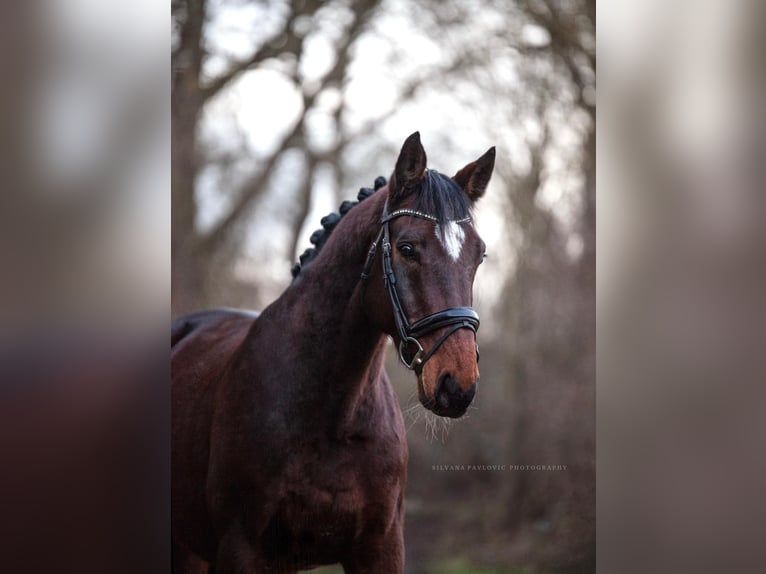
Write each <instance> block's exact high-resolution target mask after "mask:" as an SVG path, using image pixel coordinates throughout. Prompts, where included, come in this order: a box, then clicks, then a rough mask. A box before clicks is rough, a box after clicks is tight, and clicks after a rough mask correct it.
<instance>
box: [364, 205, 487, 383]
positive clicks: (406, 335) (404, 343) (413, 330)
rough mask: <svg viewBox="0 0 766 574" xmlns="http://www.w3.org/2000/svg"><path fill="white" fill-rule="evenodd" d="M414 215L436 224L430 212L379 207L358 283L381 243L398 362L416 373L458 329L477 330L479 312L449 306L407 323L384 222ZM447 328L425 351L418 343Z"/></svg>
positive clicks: (386, 206)
mask: <svg viewBox="0 0 766 574" xmlns="http://www.w3.org/2000/svg"><path fill="white" fill-rule="evenodd" d="M404 216H407V217H417V218H420V219H427V220H428V221H433V222H434V223H436V224H438V223H439V220H438V219H437V218H436V217H434V216H433V215H428V214H427V213H421V212H420V211H415V210H413V209H397V210H396V211H394V212H392V213H388V200H386V203H385V204H384V206H383V215H382V216H381V220H380V222H381V228H380V232H379V233H378V236H377V237H376V238H375V241H373V242H372V245H371V246H370V250H369V252H368V253H367V261H366V262H365V264H364V269H363V270H362V283H363V284H365V285H366V283H367V279H368V278H369V276H370V271H371V269H372V264H373V261H374V259H375V253H376V251H377V248H378V244H379V243H380V244H381V245H382V252H383V257H382V259H383V281H384V282H385V285H386V291H388V297H389V299H390V300H391V309H392V311H393V313H394V322H395V323H396V330H397V332H398V333H399V359H400V360H401V361H402V363H403V364H404V366H405V367H407V368H408V369H410V370H414V371H415V372H416V373H418V374H419V373H420V371H421V370H422V369H423V365H425V363H426V361H427V360H428V359H430V358H431V357H432V356H433V354H434V353H435V352H436V350H437V349H438V348H439V347H440V346H441V345H442V343H444V341H446V340H447V338H448V337H449V336H450V335H452V333H454V332H455V331H457V330H458V329H463V328H465V329H471V331H473V332H474V333H476V331H478V329H479V315H478V314H477V313H476V311H474V309H473V308H472V307H449V308H448V309H443V310H441V311H437V312H436V313H431V314H430V315H426V316H425V317H423V318H422V319H419V320H417V321H415V322H414V323H410V322H409V321H408V319H407V314H406V313H405V312H404V307H402V303H401V300H400V299H399V294H398V293H397V291H396V275H395V274H394V267H393V264H392V262H391V241H390V233H389V229H388V224H389V222H390V221H391V220H392V219H396V218H397V217H404ZM470 220H471V218H470V217H467V218H465V219H461V220H459V221H456V223H466V222H468V221H470ZM445 327H450V328H449V329H448V330H447V331H445V332H444V334H443V335H442V336H441V337H439V339H438V340H437V341H436V343H435V344H434V346H433V347H431V348H430V349H429V350H428V352H425V351H424V349H423V345H422V344H421V343H420V340H419V339H420V338H422V337H424V336H426V335H428V334H429V333H433V332H434V331H438V330H439V329H443V328H445ZM408 349H414V350H415V354H414V355H413V356H412V358H411V359H410V360H409V361H408V360H407V358H406V357H405V353H406V352H407V350H408ZM478 359H479V345H478V344H477V345H476V360H477V361H478Z"/></svg>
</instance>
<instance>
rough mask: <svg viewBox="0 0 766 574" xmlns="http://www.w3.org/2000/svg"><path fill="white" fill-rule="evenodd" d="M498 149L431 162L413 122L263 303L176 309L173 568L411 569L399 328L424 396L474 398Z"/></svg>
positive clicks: (434, 404)
mask: <svg viewBox="0 0 766 574" xmlns="http://www.w3.org/2000/svg"><path fill="white" fill-rule="evenodd" d="M494 159H495V150H494V148H492V149H490V150H489V151H488V152H487V153H485V154H484V155H483V156H482V157H481V158H479V159H478V160H477V161H475V162H473V163H470V164H468V165H467V166H466V167H465V168H463V169H462V170H460V171H459V172H458V173H457V174H456V175H455V176H454V177H453V178H450V177H448V176H445V175H442V174H440V173H437V172H435V171H432V170H427V169H426V154H425V151H424V149H423V146H422V145H421V143H420V135H419V134H418V133H417V132H416V133H414V134H412V135H411V136H410V137H409V138H408V139H407V140H406V141H405V143H404V145H403V147H402V150H401V153H400V155H399V158H398V160H397V162H396V167H395V169H394V172H393V175H392V176H391V178H390V182H389V183H388V185H385V179H383V178H378V180H376V186H375V187H376V190H375V191H374V192H373V190H371V189H362V191H361V192H360V194H359V199H360V202H359V204H358V205H356V206H354V207H353V209H350V207H352V205H353V204H351V203H350V202H344V205H343V206H341V213H342V214H345V215H343V217H342V218H341V217H339V216H338V215H334V216H332V217H329V216H328V217H327V218H324V219H323V225H324V226H325V228H326V229H328V230H329V229H332V228H333V227H334V228H335V230H334V231H333V233H332V234H330V233H329V231H327V232H318V233H315V235H314V236H312V242H313V243H315V244H316V245H317V249H315V250H310V251H308V252H307V253H304V255H303V256H301V264H302V265H301V264H299V265H297V266H296V267H295V268H294V270H293V274H294V276H295V278H294V280H293V282H292V284H291V285H290V286H289V287H288V289H287V290H286V291H285V292H284V293H283V294H282V295H281V296H280V297H279V298H278V299H277V300H276V301H274V303H272V304H271V305H269V306H268V307H267V308H266V309H265V310H264V311H263V313H261V314H260V316H258V315H257V314H254V313H247V312H242V311H235V310H213V311H203V312H199V313H195V314H192V315H188V316H185V317H181V318H180V319H178V320H176V322H175V323H174V325H173V334H172V380H173V389H172V413H173V445H172V446H173V455H172V465H173V466H172V472H173V479H172V502H173V507H172V531H173V570H174V572H191V571H200V567H201V568H202V569H204V567H205V563H207V564H209V571H210V572H213V571H214V572H216V573H217V574H221V573H245V572H248V573H252V572H259V573H260V572H295V571H297V570H301V569H307V568H312V567H315V566H319V565H322V564H335V563H340V564H342V565H343V567H344V570H345V571H346V572H357V573H358V572H369V573H387V574H389V573H401V572H402V570H403V564H404V541H403V521H404V486H405V480H406V473H407V456H408V454H407V442H406V436H405V430H404V425H403V421H402V414H401V410H400V407H399V403H398V400H397V397H396V395H395V394H394V390H393V388H392V386H391V384H390V382H389V380H388V378H387V376H386V373H385V372H384V369H383V359H384V355H385V351H386V338H387V336H390V337H392V338H393V339H394V341H395V343H396V344H397V345H398V347H399V353H400V357H401V359H402V361H403V362H404V363H405V365H406V366H407V367H408V368H411V369H412V370H413V371H414V372H415V373H416V374H417V386H418V393H419V397H420V401H421V402H422V403H423V405H424V406H425V407H426V408H428V409H430V410H431V411H433V412H434V413H436V414H438V415H442V416H448V417H459V416H461V415H462V414H463V413H464V412H465V410H466V408H467V407H468V405H469V404H470V402H471V400H472V399H473V396H474V393H475V390H476V381H477V379H478V376H479V370H478V348H477V346H476V338H475V333H476V329H478V326H479V321H478V316H477V315H476V313H475V312H474V311H473V309H471V308H470V307H469V305H470V304H471V301H472V285H473V279H474V276H475V273H476V269H477V267H478V265H479V263H481V261H482V259H483V256H484V248H485V247H484V243H483V242H482V241H481V239H480V238H479V236H478V234H477V233H476V230H475V229H474V227H473V225H472V224H471V221H470V217H471V208H472V205H473V203H474V202H476V201H477V200H478V199H479V198H480V197H481V196H482V195H483V194H484V191H485V189H486V187H487V184H488V183H489V179H490V176H491V173H492V169H493V167H494ZM365 198H366V199H365ZM362 199H364V201H361V200H362ZM410 319H417V320H415V321H414V322H411V321H410ZM203 571H204V570H203Z"/></svg>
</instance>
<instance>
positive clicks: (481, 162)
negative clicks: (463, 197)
mask: <svg viewBox="0 0 766 574" xmlns="http://www.w3.org/2000/svg"><path fill="white" fill-rule="evenodd" d="M494 167H495V147H494V146H492V147H491V148H489V149H488V150H487V152H486V153H485V154H484V155H483V156H481V157H480V158H479V159H477V160H476V161H474V162H471V163H469V164H468V165H467V166H465V167H464V168H463V169H461V170H460V171H459V172H457V173H456V174H455V176H454V177H453V178H452V179H454V180H455V181H456V182H457V184H458V185H459V186H460V187H461V188H463V191H465V192H466V194H467V195H468V197H469V198H470V199H471V201H477V200H478V199H479V198H480V197H481V196H482V195H484V192H485V191H486V190H487V184H489V178H490V177H492V170H493V169H494Z"/></svg>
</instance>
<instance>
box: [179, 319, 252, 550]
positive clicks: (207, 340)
mask: <svg viewBox="0 0 766 574" xmlns="http://www.w3.org/2000/svg"><path fill="white" fill-rule="evenodd" d="M257 317H258V314H257V313H254V312H248V311H239V310H234V309H213V310H208V311H200V312H196V313H192V314H189V315H184V316H182V317H179V318H178V319H176V320H175V321H174V322H173V324H172V326H171V384H172V388H171V401H172V403H171V408H172V434H173V438H172V445H173V450H172V489H171V497H172V505H173V537H174V543H176V544H181V545H182V546H184V547H186V548H188V549H189V550H191V551H192V552H194V553H196V554H198V555H200V556H202V557H205V558H207V559H210V558H211V557H212V555H213V553H214V552H215V541H214V533H213V529H212V525H211V520H210V517H209V515H208V514H209V513H208V505H207V501H206V499H205V497H204V496H200V493H204V492H205V485H206V481H207V472H208V460H209V456H210V432H211V423H212V419H213V411H214V404H215V401H214V397H215V391H216V383H217V382H218V381H219V380H220V379H221V376H222V375H223V373H224V371H225V370H226V368H227V367H228V366H229V364H230V362H231V361H232V360H233V358H234V356H235V355H236V352H237V350H238V349H239V347H240V345H241V344H242V341H243V340H244V338H245V336H246V335H247V333H248V330H249V329H250V328H251V327H252V325H253V322H254V321H255V320H256V319H257Z"/></svg>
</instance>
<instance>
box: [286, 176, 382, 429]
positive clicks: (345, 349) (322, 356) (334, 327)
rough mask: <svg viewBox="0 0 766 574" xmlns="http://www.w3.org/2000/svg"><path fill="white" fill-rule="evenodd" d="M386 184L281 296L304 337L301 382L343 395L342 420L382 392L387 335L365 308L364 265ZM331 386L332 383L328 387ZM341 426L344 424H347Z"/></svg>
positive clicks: (297, 331) (346, 221)
mask: <svg viewBox="0 0 766 574" xmlns="http://www.w3.org/2000/svg"><path fill="white" fill-rule="evenodd" d="M385 197H386V190H385V189H382V190H380V191H379V192H378V193H375V194H374V195H372V196H371V197H370V198H368V199H366V200H365V201H363V202H361V203H359V204H358V205H357V206H355V207H354V208H353V209H352V210H350V211H349V212H348V213H347V214H346V215H345V216H344V217H343V219H341V221H340V223H339V224H338V226H337V228H336V229H335V230H334V231H333V232H332V234H331V235H330V237H329V238H328V240H327V243H326V244H325V245H324V247H323V248H322V250H321V251H320V252H319V254H318V255H317V257H316V259H314V261H313V262H312V263H311V264H310V265H307V266H306V268H305V269H303V270H302V271H301V273H300V274H299V276H298V277H297V278H296V280H295V281H294V283H293V284H292V285H291V286H290V287H289V288H288V289H287V291H286V292H285V293H284V294H283V296H282V297H281V298H280V299H283V300H284V301H283V303H284V308H285V309H289V313H288V314H289V317H290V319H291V325H290V326H285V327H286V328H292V329H294V332H293V333H292V335H293V336H294V337H295V338H296V339H297V340H299V341H300V342H299V345H298V348H299V349H301V352H300V355H299V356H296V357H295V360H296V361H301V363H303V367H304V368H303V369H301V371H302V372H305V373H310V374H311V375H310V378H307V379H306V380H305V381H299V382H298V383H299V384H303V385H306V386H307V387H312V386H316V385H319V386H320V387H321V388H320V389H318V390H320V391H321V392H322V393H323V395H322V397H323V400H326V398H327V396H328V394H327V393H329V394H330V396H333V397H335V398H336V399H337V406H338V408H339V409H340V413H339V417H340V418H339V420H341V421H349V420H351V419H353V418H354V416H355V414H358V410H359V407H360V406H361V404H362V403H369V402H370V399H373V400H374V399H375V397H379V396H380V395H379V394H378V393H379V392H380V389H379V388H378V387H379V385H375V382H376V381H377V380H378V378H379V377H380V373H381V370H382V365H383V358H384V355H385V336H384V334H383V333H382V332H381V331H380V330H379V329H378V328H376V327H375V326H374V325H373V324H372V323H371V322H370V320H369V318H368V317H367V314H366V312H365V310H364V286H363V284H362V283H361V271H362V268H363V266H364V262H365V260H366V257H367V252H368V249H369V246H370V244H371V243H372V241H373V240H374V239H375V237H376V236H377V234H378V232H379V230H380V214H381V213H382V210H383V203H384V201H385ZM328 387H329V388H328ZM340 426H341V427H343V426H344V425H343V424H341V425H340Z"/></svg>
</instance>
